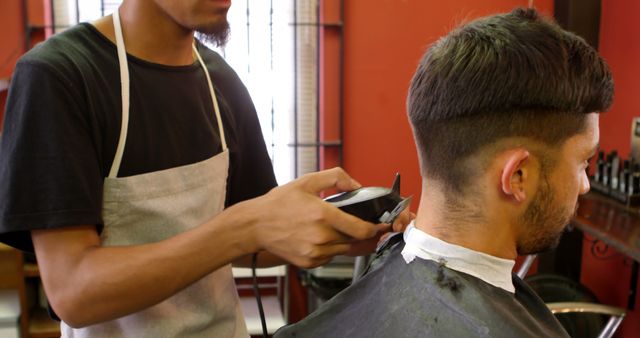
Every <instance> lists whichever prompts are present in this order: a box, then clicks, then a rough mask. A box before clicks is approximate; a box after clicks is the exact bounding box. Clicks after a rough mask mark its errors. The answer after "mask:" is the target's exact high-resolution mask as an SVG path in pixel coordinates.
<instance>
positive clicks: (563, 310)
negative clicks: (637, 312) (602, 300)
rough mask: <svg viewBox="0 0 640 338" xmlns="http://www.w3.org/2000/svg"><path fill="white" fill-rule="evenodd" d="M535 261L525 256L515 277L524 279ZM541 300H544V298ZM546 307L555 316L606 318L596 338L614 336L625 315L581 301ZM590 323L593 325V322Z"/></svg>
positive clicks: (607, 307) (532, 257)
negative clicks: (578, 315)
mask: <svg viewBox="0 0 640 338" xmlns="http://www.w3.org/2000/svg"><path fill="white" fill-rule="evenodd" d="M535 259H536V255H529V256H526V258H525V260H524V262H523V263H522V265H521V266H520V268H519V269H518V271H517V272H516V275H518V277H520V278H521V279H524V277H525V276H526V275H527V272H528V271H529V269H530V268H531V265H532V264H533V262H534V261H535ZM534 278H535V276H534ZM558 278H560V279H562V278H563V277H558ZM569 282H571V281H569ZM574 283H575V282H574ZM575 286H578V287H579V286H580V285H579V284H578V283H575V285H574V287H575ZM534 289H535V287H534ZM585 290H586V288H585ZM536 291H537V290H536ZM587 292H588V291H583V293H587ZM541 296H543V295H541ZM542 298H543V299H544V297H542ZM591 299H592V301H595V297H592V298H591ZM547 307H549V310H551V312H552V313H553V314H554V315H556V316H562V315H564V314H593V315H601V316H605V317H608V320H607V322H606V324H604V327H602V328H601V329H600V332H599V333H598V336H597V337H598V338H610V337H612V336H613V335H614V334H615V332H616V330H617V329H618V327H619V326H620V323H622V320H623V319H624V316H625V315H626V312H625V309H622V308H618V307H614V306H609V305H603V304H598V303H595V302H583V301H578V302H574V301H568V302H549V303H547ZM591 322H592V323H593V321H591ZM561 323H562V324H563V326H565V329H566V328H567V324H566V322H565V321H562V320H561ZM568 331H569V330H568Z"/></svg>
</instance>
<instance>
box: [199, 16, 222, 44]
mask: <svg viewBox="0 0 640 338" xmlns="http://www.w3.org/2000/svg"><path fill="white" fill-rule="evenodd" d="M229 32H230V29H229V22H228V21H227V20H224V22H216V23H214V24H212V25H210V26H203V27H197V28H196V36H197V37H198V39H199V40H200V41H202V42H204V43H207V44H212V45H214V46H216V47H224V46H225V45H226V44H227V41H228V39H229Z"/></svg>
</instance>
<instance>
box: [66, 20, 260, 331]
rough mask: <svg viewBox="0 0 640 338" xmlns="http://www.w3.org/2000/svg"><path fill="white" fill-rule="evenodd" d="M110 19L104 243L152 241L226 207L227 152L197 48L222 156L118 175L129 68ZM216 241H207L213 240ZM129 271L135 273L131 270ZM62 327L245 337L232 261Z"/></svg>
mask: <svg viewBox="0 0 640 338" xmlns="http://www.w3.org/2000/svg"><path fill="white" fill-rule="evenodd" d="M113 24H114V28H115V31H116V45H117V47H118V60H119V64H120V78H121V84H122V127H121V130H120V140H119V142H118V148H117V151H116V155H115V159H114V161H113V164H112V167H111V170H110V172H109V177H107V178H106V179H105V182H104V196H103V209H102V217H103V221H104V230H103V232H102V234H101V239H102V245H104V246H125V245H137V244H144V243H151V242H157V241H161V240H164V239H167V238H169V237H172V236H175V235H177V234H179V233H181V232H184V231H186V230H189V229H192V228H194V227H196V226H198V225H200V224H203V223H205V222H206V221H208V220H210V219H212V218H213V217H215V216H216V215H217V214H218V213H220V212H221V211H222V210H223V208H224V199H225V193H226V182H227V174H228V168H229V151H228V149H227V144H226V141H225V137H224V131H223V128H222V120H221V117H220V110H219V108H218V103H217V100H216V96H215V93H214V90H213V86H212V84H211V79H210V77H209V72H208V71H207V68H206V66H205V65H204V62H203V61H202V58H201V57H200V54H198V51H197V50H196V48H195V46H194V52H195V54H196V56H197V58H198V61H199V62H200V65H201V66H202V68H203V70H204V72H205V74H206V77H207V82H208V85H209V91H210V93H211V99H212V103H213V106H214V110H215V113H216V118H217V121H218V127H219V132H220V140H221V144H222V153H220V154H218V155H216V156H214V157H212V158H209V159H207V160H205V161H202V162H199V163H195V164H190V165H185V166H181V167H176V168H171V169H166V170H161V171H156V172H151V173H146V174H141V175H135V176H130V177H122V178H118V177H117V174H118V170H119V168H120V162H121V160H122V154H123V152H124V145H125V143H126V136H127V125H128V120H129V73H128V72H129V71H128V65H127V59H126V51H125V46H124V41H123V38H122V29H121V26H120V18H119V15H118V11H115V12H114V14H113ZM214 241H215V238H212V239H211V242H212V245H214ZM113 264H118V262H113ZM155 264H162V262H161V261H158V262H155ZM130 274H131V278H135V275H136V271H131V272H130ZM140 292H144V290H140ZM96 306H99V304H96ZM61 328H62V336H63V337H91V338H102V337H105V338H106V337H109V338H113V337H136V338H138V337H150V338H151V337H153V338H158V337H180V338H182V337H243V338H246V337H248V333H247V329H246V326H245V323H244V318H243V315H242V311H241V308H240V304H239V301H238V293H237V290H236V287H235V284H234V281H233V276H232V274H231V265H226V266H224V267H222V268H220V269H218V270H216V271H214V272H212V273H211V274H209V275H207V276H206V277H204V278H202V279H201V280H199V281H198V282H196V283H194V284H192V285H191V286H189V287H188V288H186V289H184V290H182V291H180V292H179V293H177V294H176V295H174V296H172V297H170V298H169V299H167V300H165V301H163V302H161V303H159V304H157V305H155V306H152V307H150V308H148V309H146V310H143V311H140V312H137V313H134V314H131V315H128V316H125V317H122V318H119V319H116V320H113V321H109V322H105V323H101V324H97V325H92V326H88V327H86V328H82V329H73V328H70V327H69V326H67V325H66V324H65V323H64V322H63V323H62V324H61Z"/></svg>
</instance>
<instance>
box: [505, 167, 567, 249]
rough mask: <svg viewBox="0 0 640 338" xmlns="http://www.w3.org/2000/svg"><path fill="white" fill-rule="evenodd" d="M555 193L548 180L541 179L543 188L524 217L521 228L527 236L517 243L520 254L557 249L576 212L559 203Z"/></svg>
mask: <svg viewBox="0 0 640 338" xmlns="http://www.w3.org/2000/svg"><path fill="white" fill-rule="evenodd" d="M554 196H555V195H554V193H553V191H552V190H551V187H550V186H549V183H548V182H547V180H546V177H541V187H540V190H539V191H538V193H537V194H536V197H535V199H534V200H533V201H532V202H531V204H530V205H529V207H528V208H527V210H526V211H525V213H524V215H523V216H522V220H521V226H523V228H524V229H525V235H524V236H522V238H521V239H520V241H519V243H517V250H518V254H520V255H529V254H535V253H540V252H544V251H547V250H550V249H553V248H555V247H556V246H558V243H560V238H561V237H562V234H563V232H564V229H565V228H566V225H567V224H569V222H570V221H571V218H572V217H573V215H574V214H575V209H574V210H571V211H569V210H567V208H566V207H565V205H563V204H562V203H558V202H559V201H557V200H556V199H555V198H554Z"/></svg>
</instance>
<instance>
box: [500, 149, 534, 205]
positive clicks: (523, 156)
mask: <svg viewBox="0 0 640 338" xmlns="http://www.w3.org/2000/svg"><path fill="white" fill-rule="evenodd" d="M528 160H529V152H528V151H527V150H525V149H513V150H509V151H508V154H507V155H506V161H505V162H503V163H504V164H503V166H502V176H501V177H500V189H501V191H502V192H503V193H504V194H505V195H506V197H507V198H511V199H513V200H515V201H517V202H523V201H524V200H525V198H526V197H527V196H526V193H525V182H526V180H527V179H529V175H530V172H529V171H530V167H529V166H528Z"/></svg>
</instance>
